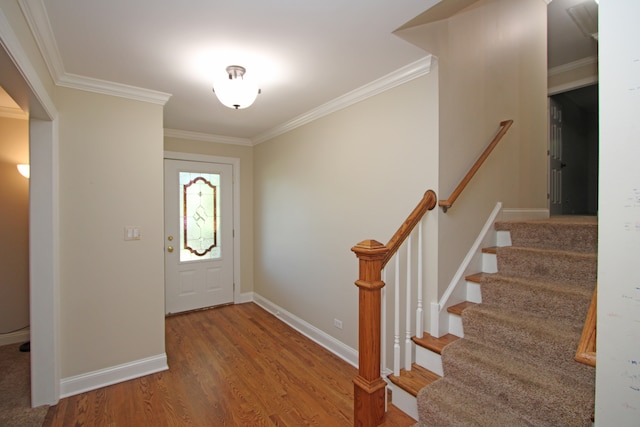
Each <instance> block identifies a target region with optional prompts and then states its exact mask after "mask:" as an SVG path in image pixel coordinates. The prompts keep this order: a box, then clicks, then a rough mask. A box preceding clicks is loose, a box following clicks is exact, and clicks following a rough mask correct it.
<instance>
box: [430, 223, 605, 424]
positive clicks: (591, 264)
mask: <svg viewBox="0 0 640 427" xmlns="http://www.w3.org/2000/svg"><path fill="white" fill-rule="evenodd" d="M496 230H508V231H509V232H510V235H511V243H512V245H513V246H509V247H497V248H491V251H494V250H495V252H496V258H497V267H498V273H492V274H487V273H484V274H476V275H470V276H468V277H467V280H468V281H473V282H476V283H480V290H481V294H482V304H476V305H473V306H469V307H467V308H466V309H465V310H464V311H463V312H462V313H461V316H462V324H463V330H464V338H461V339H459V340H456V341H455V342H453V343H450V344H449V345H447V346H446V347H444V348H443V349H442V353H441V357H442V366H443V370H444V377H443V378H442V379H440V380H438V381H435V382H434V383H432V384H430V385H429V386H427V387H425V388H424V389H422V390H421V391H420V392H419V393H418V413H419V423H418V426H421V427H427V426H437V427H447V426H500V427H501V426H529V425H532V426H536V427H538V426H549V427H551V426H553V427H555V426H585V427H587V426H588V427H591V425H592V420H591V416H592V414H593V409H594V398H595V369H593V368H592V367H590V366H586V365H584V364H580V363H577V362H575V360H574V356H575V352H576V349H577V346H578V341H579V339H580V335H581V332H582V328H583V326H584V321H585V318H586V315H587V312H588V309H589V303H590V300H591V295H592V292H593V290H594V288H595V285H596V279H597V235H598V233H597V231H598V229H597V218H595V217H570V218H568V217H561V218H550V219H548V220H536V221H518V222H516V221H500V222H497V223H496ZM485 252H486V251H485Z"/></svg>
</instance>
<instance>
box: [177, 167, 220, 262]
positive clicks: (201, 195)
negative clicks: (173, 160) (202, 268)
mask: <svg viewBox="0 0 640 427" xmlns="http://www.w3.org/2000/svg"><path fill="white" fill-rule="evenodd" d="M180 190H181V193H182V194H181V197H180V212H181V222H182V226H181V227H180V262H186V261H196V260H203V259H215V258H220V252H221V248H220V239H219V238H218V235H219V231H220V230H219V227H220V213H219V212H220V208H219V205H220V175H219V174H210V173H194V172H180Z"/></svg>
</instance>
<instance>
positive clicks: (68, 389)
mask: <svg viewBox="0 0 640 427" xmlns="http://www.w3.org/2000/svg"><path fill="white" fill-rule="evenodd" d="M167 369H169V366H168V365H167V354H166V353H162V354H158V355H157V356H151V357H147V358H146V359H140V360H136V361H133V362H129V363H124V364H122V365H117V366H112V367H110V368H105V369H100V370H98V371H93V372H88V373H86V374H82V375H76V376H73V377H68V378H63V379H62V380H60V397H61V398H63V397H69V396H74V395H76V394H80V393H84V392H87V391H91V390H96V389H98V388H102V387H105V386H108V385H112V384H116V383H120V382H123V381H127V380H132V379H134V378H139V377H143V376H145V375H150V374H154V373H156V372H160V371H166V370H167Z"/></svg>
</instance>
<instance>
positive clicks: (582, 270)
mask: <svg viewBox="0 0 640 427" xmlns="http://www.w3.org/2000/svg"><path fill="white" fill-rule="evenodd" d="M497 260H498V271H499V272H500V273H501V274H502V275H505V276H516V277H524V278H528V279H533V280H540V281H547V282H554V283H569V284H574V285H580V286H584V287H586V288H588V289H593V286H594V284H595V282H596V279H597V258H596V255H595V254H586V253H580V252H569V251H555V250H554V251H551V250H544V249H536V248H524V247H516V246H506V247H501V248H498V250H497Z"/></svg>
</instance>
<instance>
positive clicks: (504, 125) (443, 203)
mask: <svg viewBox="0 0 640 427" xmlns="http://www.w3.org/2000/svg"><path fill="white" fill-rule="evenodd" d="M512 124H513V120H505V121H503V122H500V131H499V132H498V134H497V135H496V136H495V137H494V138H493V141H491V143H490V144H489V146H488V147H487V148H486V149H485V150H484V152H483V153H482V154H481V155H480V157H478V160H476V162H475V163H474V164H473V166H471V169H469V172H467V174H466V175H465V177H464V178H463V179H462V181H460V184H458V186H457V187H456V189H455V190H453V193H451V196H449V198H448V199H446V200H440V201H439V202H438V206H440V207H441V208H442V211H443V212H445V213H446V212H447V210H448V209H449V208H450V207H451V206H453V202H455V201H456V199H457V198H458V196H459V195H460V193H462V190H464V189H465V187H466V186H467V184H469V181H471V178H473V176H474V175H475V174H476V172H478V169H480V166H482V164H483V163H484V161H485V160H487V157H489V154H491V152H492V151H493V149H494V148H495V147H496V145H498V142H500V140H501V139H502V137H503V136H504V134H505V133H507V131H508V130H509V128H510V127H511V125H512Z"/></svg>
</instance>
